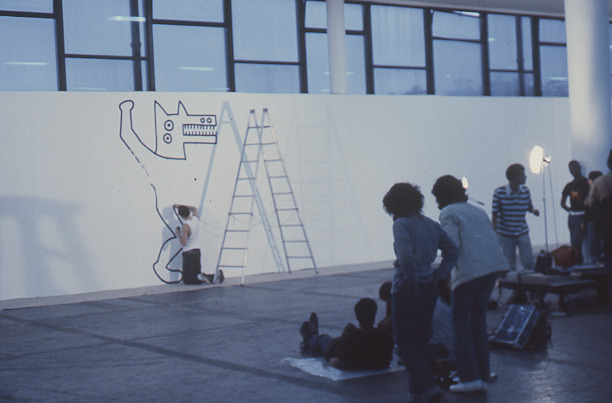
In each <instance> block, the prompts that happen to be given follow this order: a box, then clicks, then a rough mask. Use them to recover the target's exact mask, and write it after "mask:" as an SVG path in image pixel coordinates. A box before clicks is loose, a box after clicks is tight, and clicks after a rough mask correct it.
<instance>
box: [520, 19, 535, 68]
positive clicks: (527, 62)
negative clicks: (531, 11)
mask: <svg viewBox="0 0 612 403" xmlns="http://www.w3.org/2000/svg"><path fill="white" fill-rule="evenodd" d="M521 28H522V30H523V59H524V67H525V70H533V50H532V49H533V48H532V46H531V44H532V42H531V41H532V35H531V18H530V17H521Z"/></svg>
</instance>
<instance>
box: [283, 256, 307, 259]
mask: <svg viewBox="0 0 612 403" xmlns="http://www.w3.org/2000/svg"><path fill="white" fill-rule="evenodd" d="M287 259H312V256H287Z"/></svg>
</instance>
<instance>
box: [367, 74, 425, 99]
mask: <svg viewBox="0 0 612 403" xmlns="http://www.w3.org/2000/svg"><path fill="white" fill-rule="evenodd" d="M374 86H375V90H374V93H376V94H377V95H415V94H427V74H426V72H425V70H414V69H382V68H377V69H374Z"/></svg>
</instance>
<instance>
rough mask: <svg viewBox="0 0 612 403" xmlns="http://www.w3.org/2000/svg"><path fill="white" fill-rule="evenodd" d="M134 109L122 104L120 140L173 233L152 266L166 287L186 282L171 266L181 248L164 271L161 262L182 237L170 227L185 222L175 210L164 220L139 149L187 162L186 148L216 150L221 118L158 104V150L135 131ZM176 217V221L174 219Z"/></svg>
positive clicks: (130, 101)
mask: <svg viewBox="0 0 612 403" xmlns="http://www.w3.org/2000/svg"><path fill="white" fill-rule="evenodd" d="M133 109H134V101H132V100H125V101H123V102H121V104H119V110H120V112H121V113H120V127H119V136H120V138H121V140H122V141H123V143H124V145H125V146H126V147H127V148H128V150H129V151H130V153H131V154H132V156H133V157H134V159H136V161H137V162H138V164H139V165H140V167H141V168H142V169H143V171H144V172H145V174H146V177H147V181H148V182H149V185H150V186H151V188H152V189H153V193H154V196H155V211H156V212H157V215H158V216H159V218H160V219H161V220H162V222H163V223H164V225H165V227H166V228H167V229H168V231H170V236H168V237H166V236H163V238H165V239H163V241H162V244H161V246H160V248H159V252H158V254H157V258H156V260H155V262H154V263H153V265H152V268H153V272H154V273H155V275H156V276H157V278H159V279H160V280H161V281H162V282H164V283H167V284H170V283H178V282H180V281H181V280H182V278H181V270H180V269H173V268H171V267H170V264H171V262H172V261H173V260H174V259H175V258H176V257H177V256H178V255H179V254H180V253H181V251H182V248H181V247H178V250H177V251H176V252H174V251H172V250H171V253H170V255H171V256H170V258H169V260H168V261H167V262H166V263H165V264H163V267H162V268H160V267H159V266H160V260H162V254H163V251H164V250H165V249H166V248H167V247H168V246H170V247H171V248H172V247H173V246H174V247H176V245H174V244H176V243H178V236H177V234H176V232H175V230H174V229H173V226H172V225H171V223H170V219H172V218H176V219H177V220H178V221H179V222H180V221H181V219H180V217H179V216H178V215H177V214H176V211H174V210H172V213H168V214H167V217H164V214H162V211H160V201H159V194H158V191H157V188H156V186H155V184H154V183H153V180H152V179H151V174H150V173H149V170H148V169H147V167H146V166H145V164H144V163H143V161H142V159H141V158H139V155H138V151H137V150H136V148H138V147H139V146H140V147H139V148H140V150H142V149H143V148H144V149H147V150H148V151H150V152H151V153H153V154H154V155H155V156H157V157H160V158H164V159H171V160H186V159H187V156H186V154H185V145H187V144H205V145H209V146H210V145H212V146H215V145H216V144H217V116H216V115H213V114H206V115H204V114H199V115H190V114H189V113H187V109H186V108H185V106H184V105H183V103H182V102H181V101H179V103H178V108H177V109H178V110H177V113H175V114H168V113H167V112H166V111H165V110H164V108H163V107H162V106H161V105H160V104H159V103H158V102H157V101H155V104H154V120H155V146H149V145H148V144H147V143H146V142H145V141H143V139H142V137H141V136H139V135H138V133H137V132H136V131H135V130H134V126H133V120H132V110H133ZM173 215H174V217H172V216H173ZM173 240H177V241H176V242H174V243H172V244H170V242H171V241H173ZM179 246H180V244H179ZM172 274H174V279H172Z"/></svg>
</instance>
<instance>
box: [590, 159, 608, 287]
mask: <svg viewBox="0 0 612 403" xmlns="http://www.w3.org/2000/svg"><path fill="white" fill-rule="evenodd" d="M608 168H609V169H610V172H608V173H607V174H605V175H603V176H600V177H599V178H597V179H596V180H595V182H593V185H592V186H591V190H590V192H589V195H588V196H587V200H586V204H587V205H588V206H589V208H591V209H592V211H593V221H594V225H595V235H596V236H597V237H598V238H600V239H601V240H602V251H603V255H604V267H605V271H606V279H607V282H608V298H609V296H610V293H612V149H611V150H610V154H609V155H608Z"/></svg>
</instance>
